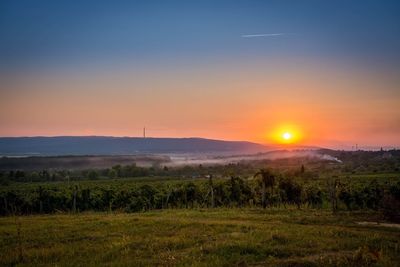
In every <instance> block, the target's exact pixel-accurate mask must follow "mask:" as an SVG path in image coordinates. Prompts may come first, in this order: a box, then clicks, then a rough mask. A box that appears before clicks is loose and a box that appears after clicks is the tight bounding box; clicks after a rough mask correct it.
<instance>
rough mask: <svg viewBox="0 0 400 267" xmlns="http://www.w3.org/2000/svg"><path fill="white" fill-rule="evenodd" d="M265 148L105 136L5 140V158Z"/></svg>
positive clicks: (0, 148)
mask: <svg viewBox="0 0 400 267" xmlns="http://www.w3.org/2000/svg"><path fill="white" fill-rule="evenodd" d="M267 149H268V148H267V147H266V146H264V145H260V144H256V143H251V142H244V141H221V140H211V139H204V138H139V137H105V136H57V137H1V138H0V155H3V156H26V155H29V156H62V155H132V154H143V153H257V152H265V151H267Z"/></svg>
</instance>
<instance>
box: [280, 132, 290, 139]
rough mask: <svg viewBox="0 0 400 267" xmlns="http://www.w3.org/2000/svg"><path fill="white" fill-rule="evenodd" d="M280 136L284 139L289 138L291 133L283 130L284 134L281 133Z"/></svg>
mask: <svg viewBox="0 0 400 267" xmlns="http://www.w3.org/2000/svg"><path fill="white" fill-rule="evenodd" d="M282 138H283V139H285V140H290V139H291V138H292V134H291V133H288V132H285V133H284V134H282Z"/></svg>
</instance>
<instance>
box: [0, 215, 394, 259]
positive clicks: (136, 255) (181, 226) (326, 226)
mask: <svg viewBox="0 0 400 267" xmlns="http://www.w3.org/2000/svg"><path fill="white" fill-rule="evenodd" d="M373 217H374V215H373V214H370V213H351V214H350V213H339V214H337V215H333V214H332V213H331V212H329V211H327V210H310V209H307V210H297V209H294V208H293V209H291V208H289V209H268V210H265V211H264V210H261V209H215V210H211V209H206V210H199V209H198V210H196V209H195V210H185V209H179V210H163V211H152V212H146V213H133V214H127V213H116V214H109V213H81V214H76V215H69V214H59V215H35V216H20V217H3V218H0V264H1V265H4V266H13V265H17V266H35V265H36V266H38V265H40V266H43V265H51V266H97V265H108V266H128V265H129V266H154V265H162V266H166V265H167V266H172V265H178V266H179V265H180V266H187V265H194V266H247V265H251V266H253V265H254V266H319V265H327V266H343V265H353V266H354V265H357V266H360V265H365V266H368V265H378V266H398V265H400V248H399V243H400V229H399V228H395V227H383V226H378V227H377V226H364V225H359V224H357V222H362V221H365V220H372V218H373ZM367 218H368V219H367Z"/></svg>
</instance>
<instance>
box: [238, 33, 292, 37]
mask: <svg viewBox="0 0 400 267" xmlns="http://www.w3.org/2000/svg"><path fill="white" fill-rule="evenodd" d="M282 35H287V34H286V33H259V34H243V35H241V37H242V38H255V37H273V36H282Z"/></svg>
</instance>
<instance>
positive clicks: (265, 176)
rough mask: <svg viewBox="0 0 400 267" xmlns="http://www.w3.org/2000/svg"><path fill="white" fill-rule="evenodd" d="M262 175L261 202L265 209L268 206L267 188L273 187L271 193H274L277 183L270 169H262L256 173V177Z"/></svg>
mask: <svg viewBox="0 0 400 267" xmlns="http://www.w3.org/2000/svg"><path fill="white" fill-rule="evenodd" d="M257 177H261V185H262V188H261V202H262V206H263V208H264V209H265V208H266V207H267V201H266V188H267V187H269V188H270V189H271V195H272V194H273V190H274V185H275V176H274V175H273V174H272V172H271V171H270V170H269V169H261V170H260V171H259V172H257V173H256V174H254V178H257Z"/></svg>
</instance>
